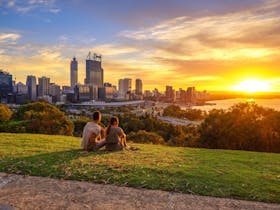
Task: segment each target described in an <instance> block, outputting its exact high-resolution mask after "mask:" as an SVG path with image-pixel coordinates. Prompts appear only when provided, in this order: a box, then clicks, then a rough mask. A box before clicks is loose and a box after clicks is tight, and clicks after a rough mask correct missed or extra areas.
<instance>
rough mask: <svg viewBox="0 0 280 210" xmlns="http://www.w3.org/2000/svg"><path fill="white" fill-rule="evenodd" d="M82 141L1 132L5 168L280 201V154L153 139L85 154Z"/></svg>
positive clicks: (1, 158) (1, 164)
mask: <svg viewBox="0 0 280 210" xmlns="http://www.w3.org/2000/svg"><path fill="white" fill-rule="evenodd" d="M80 141H81V139H80V138H75V137H66V136H50V135H39V134H38V135H37V134H10V133H0V171H1V172H7V173H18V174H26V175H36V176H49V177H55V178H64V179H74V180H87V181H92V182H96V183H110V184H116V185H123V186H133V187H143V188H149V189H162V190H170V191H178V192H184V193H193V194H199V195H209V196H218V197H229V198H239V199H246V200H257V201H265V202H277V203H280V154H273V153H258V152H245V151H232V150H209V149H193V148H181V147H168V146H155V145H147V144H146V145H145V144H133V145H134V146H137V147H139V148H140V150H139V151H134V152H133V151H123V152H114V153H108V152H105V151H99V152H91V153H83V152H82V151H81V150H80V149H79V148H80V147H79V146H80Z"/></svg>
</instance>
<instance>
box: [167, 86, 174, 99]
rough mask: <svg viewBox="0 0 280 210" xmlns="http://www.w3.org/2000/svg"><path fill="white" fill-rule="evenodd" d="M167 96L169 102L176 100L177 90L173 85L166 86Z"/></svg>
mask: <svg viewBox="0 0 280 210" xmlns="http://www.w3.org/2000/svg"><path fill="white" fill-rule="evenodd" d="M165 97H166V100H167V101H168V102H174V101H175V91H174V90H173V87H172V86H168V85H167V86H166V88H165Z"/></svg>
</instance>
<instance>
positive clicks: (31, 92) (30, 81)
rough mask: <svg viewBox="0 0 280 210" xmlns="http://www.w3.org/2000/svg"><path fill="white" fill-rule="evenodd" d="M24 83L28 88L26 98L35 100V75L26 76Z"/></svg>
mask: <svg viewBox="0 0 280 210" xmlns="http://www.w3.org/2000/svg"><path fill="white" fill-rule="evenodd" d="M26 85H27V88H28V99H29V100H31V101H35V100H36V98H37V93H36V77H35V76H31V75H29V76H27V78H26Z"/></svg>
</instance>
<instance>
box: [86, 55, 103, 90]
mask: <svg viewBox="0 0 280 210" xmlns="http://www.w3.org/2000/svg"><path fill="white" fill-rule="evenodd" d="M101 64H102V56H101V55H97V54H95V53H94V54H93V56H91V53H90V52H89V54H88V57H87V59H86V80H85V83H86V84H89V85H92V86H97V87H103V83H104V73H103V68H102V66H101Z"/></svg>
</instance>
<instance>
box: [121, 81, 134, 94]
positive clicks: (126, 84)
mask: <svg viewBox="0 0 280 210" xmlns="http://www.w3.org/2000/svg"><path fill="white" fill-rule="evenodd" d="M131 83H132V79H129V78H124V79H123V90H124V92H125V93H131Z"/></svg>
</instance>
